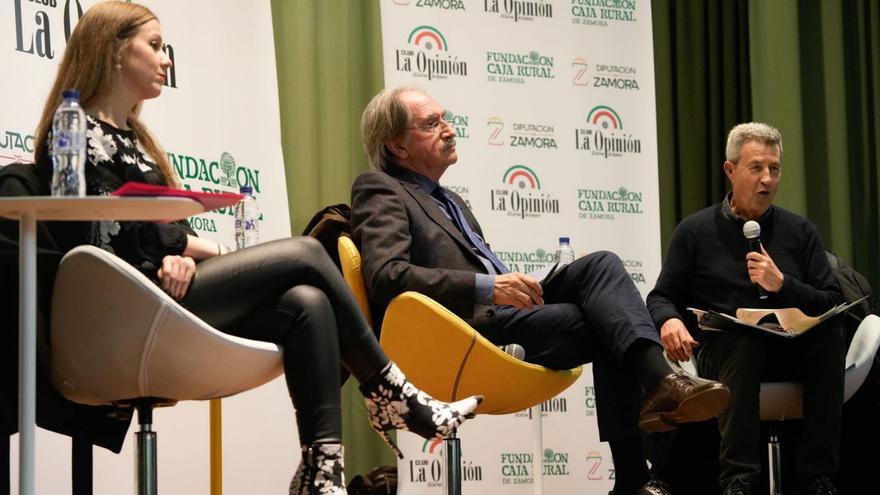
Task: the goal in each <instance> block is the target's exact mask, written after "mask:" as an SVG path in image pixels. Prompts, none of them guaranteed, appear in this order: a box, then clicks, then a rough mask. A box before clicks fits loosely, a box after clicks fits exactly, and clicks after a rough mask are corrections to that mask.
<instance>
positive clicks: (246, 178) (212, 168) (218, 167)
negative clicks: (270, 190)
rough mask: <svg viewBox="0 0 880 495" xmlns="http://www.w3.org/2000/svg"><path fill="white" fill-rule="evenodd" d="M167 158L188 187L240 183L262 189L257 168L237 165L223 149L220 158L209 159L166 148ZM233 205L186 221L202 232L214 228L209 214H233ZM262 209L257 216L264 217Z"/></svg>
mask: <svg viewBox="0 0 880 495" xmlns="http://www.w3.org/2000/svg"><path fill="white" fill-rule="evenodd" d="M166 155H168V161H170V162H171V166H172V167H174V171H175V172H177V176H178V177H179V178H180V181H181V184H182V185H183V187H184V189H187V190H193V189H196V190H200V191H202V192H211V193H217V192H238V186H239V185H243V186H244V185H249V186H252V187H253V188H254V195H255V196H256V195H257V194H259V193H260V192H261V191H262V188H261V187H260V171H259V170H258V169H255V168H250V167H245V166H243V165H236V163H235V158H233V157H232V155H231V154H229V153H226V152H223V153H222V154H221V155H220V158H219V160H217V161H210V159H208V160H206V159H204V158H197V157H194V156H189V155H185V154H182V153H171V152H166ZM234 214H235V213H234V208H233V207H232V206H228V207H224V208H218V209H216V210H211V211H209V212H205V213H204V215H207V216H208V217H209V218H204V217H201V216H198V217H191V218H190V219H189V223H190V225H191V226H192V228H193V229H194V230H198V231H202V232H217V224H216V222H215V219H213V218H210V217H215V216H217V215H219V216H233V215H234ZM264 214H265V212H260V220H263V219H264Z"/></svg>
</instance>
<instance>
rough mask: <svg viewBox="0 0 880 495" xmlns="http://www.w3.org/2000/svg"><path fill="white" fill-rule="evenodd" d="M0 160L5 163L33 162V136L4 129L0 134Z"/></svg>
mask: <svg viewBox="0 0 880 495" xmlns="http://www.w3.org/2000/svg"><path fill="white" fill-rule="evenodd" d="M0 160H2V161H4V162H5V163H4V165H5V164H6V163H13V162H22V163H33V162H34V136H33V135H32V134H28V133H25V132H16V131H10V130H6V132H4V133H3V134H0Z"/></svg>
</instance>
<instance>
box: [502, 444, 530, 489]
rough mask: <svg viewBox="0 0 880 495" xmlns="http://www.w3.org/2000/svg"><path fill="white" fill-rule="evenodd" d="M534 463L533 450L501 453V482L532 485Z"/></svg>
mask: <svg viewBox="0 0 880 495" xmlns="http://www.w3.org/2000/svg"><path fill="white" fill-rule="evenodd" d="M533 473H534V464H533V463H532V454H531V452H502V453H501V484H502V485H531V484H532V483H534V479H532V474H533Z"/></svg>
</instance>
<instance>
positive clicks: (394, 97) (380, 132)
mask: <svg viewBox="0 0 880 495" xmlns="http://www.w3.org/2000/svg"><path fill="white" fill-rule="evenodd" d="M408 91H416V92H422V91H421V90H419V89H416V88H405V87H397V88H391V89H383V90H382V91H380V92H379V94H377V95H376V96H374V97H373V99H372V100H370V103H368V104H367V108H365V109H364V113H363V115H361V144H362V145H363V146H364V151H366V153H367V157H369V159H370V164H371V165H372V166H373V168H375V169H377V170H387V169H388V166H389V165H393V164H394V156H393V155H392V154H391V152H390V151H389V150H388V146H387V144H388V141H390V140H391V139H392V138H394V137H396V136H399V135H400V134H402V133H403V132H404V131H405V130H406V128H407V127H409V125H410V122H411V121H412V115H411V114H410V112H409V108H407V106H406V105H404V104H403V103H402V102H401V101H400V95H401V93H406V92H408Z"/></svg>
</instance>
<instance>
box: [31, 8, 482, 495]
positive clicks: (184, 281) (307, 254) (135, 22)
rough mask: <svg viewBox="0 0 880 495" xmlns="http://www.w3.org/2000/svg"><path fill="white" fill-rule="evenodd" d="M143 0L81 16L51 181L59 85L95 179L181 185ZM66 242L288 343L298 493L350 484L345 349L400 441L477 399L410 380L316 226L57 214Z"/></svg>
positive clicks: (377, 420)
mask: <svg viewBox="0 0 880 495" xmlns="http://www.w3.org/2000/svg"><path fill="white" fill-rule="evenodd" d="M162 48H163V44H162V30H161V27H160V25H159V21H158V19H157V18H156V16H155V15H154V14H153V13H152V12H151V11H150V10H149V9H147V8H146V7H143V6H140V5H137V4H131V3H126V2H121V1H111V2H104V3H99V4H97V5H95V6H94V7H92V8H91V9H89V10H88V12H86V13H85V15H84V16H83V17H82V18H81V19H80V21H79V24H78V25H77V27H76V29H75V30H74V32H73V34H72V35H71V37H70V39H69V41H68V44H67V48H66V50H65V53H64V58H63V59H62V61H61V64H60V66H59V68H58V75H57V77H56V79H55V83H54V84H53V86H52V90H51V91H50V93H49V96H48V97H47V99H46V105H45V108H44V109H43V114H42V118H41V119H40V122H39V125H38V127H37V131H36V141H37V149H36V160H37V170H38V174H39V175H40V178H41V183H42V186H43V190H44V192H48V191H49V183H50V181H51V177H52V161H51V158H50V156H49V146H50V143H51V121H52V116H53V113H54V110H55V108H56V107H57V106H58V104H59V103H60V102H61V92H62V90H65V89H71V88H72V89H76V90H78V91H79V92H80V95H81V100H80V101H81V104H82V106H83V108H84V110H85V112H86V115H87V118H86V120H87V136H86V137H87V146H86V149H87V160H86V166H85V174H86V191H87V194H90V195H104V194H109V193H110V192H112V191H113V190H115V189H117V188H118V187H119V186H121V185H122V184H123V183H124V182H127V181H138V182H145V183H151V184H163V185H168V186H172V187H175V186H177V185H178V184H177V179H176V177H175V175H174V171H173V169H172V168H171V167H170V165H169V163H168V159H167V157H166V156H165V153H164V152H163V151H162V149H161V148H160V147H159V145H158V143H157V142H156V141H155V139H153V137H152V135H151V134H150V132H149V131H148V130H147V128H146V127H145V126H144V124H143V123H142V122H141V121H140V120H139V118H138V113H139V110H140V107H141V104H142V103H143V101H144V100H147V99H151V98H155V97H157V96H159V94H160V93H161V92H162V86H163V85H164V84H165V77H166V71H167V70H168V68H169V67H170V66H171V61H170V60H169V59H168V57H167V56H166V54H165V53H164V52H163V50H162ZM50 230H51V231H52V234H53V237H55V240H56V242H57V243H58V245H59V247H60V248H61V249H62V250H65V251H66V250H69V249H71V248H73V247H75V246H76V245H80V244H93V245H96V246H99V247H101V248H104V249H107V250H109V251H111V252H114V253H115V254H116V255H117V256H119V257H121V258H122V259H124V260H125V261H127V262H128V263H130V264H132V265H133V266H134V267H136V268H138V269H139V270H141V271H142V272H143V273H144V274H146V275H147V276H148V277H150V278H151V279H152V280H154V281H155V282H156V283H157V284H158V285H159V286H160V287H162V289H163V290H165V291H166V292H168V293H169V294H170V295H171V296H172V297H174V298H175V299H177V300H178V301H180V303H181V304H182V305H183V306H185V307H186V308H188V309H189V310H190V311H192V312H193V313H195V314H196V315H198V316H199V317H200V318H202V319H203V320H204V321H206V322H207V323H209V324H211V325H212V326H214V327H216V328H218V329H220V330H223V331H225V332H228V333H230V334H235V335H238V336H241V337H245V338H253V339H260V340H266V341H271V342H275V343H277V344H279V345H280V346H281V347H282V349H283V350H284V371H285V377H286V380H287V386H288V391H289V393H290V396H291V398H292V400H293V403H294V407H295V409H296V419H297V426H298V429H299V437H300V443H301V445H302V459H301V461H300V464H299V467H298V469H297V470H296V472H295V474H294V476H293V479H292V480H291V484H290V488H289V492H290V493H291V494H294V493H295V494H308V493H322V494H323V493H329V494H344V493H345V488H344V480H343V474H342V473H343V471H342V463H343V454H342V445H341V439H342V433H341V406H340V397H339V389H338V386H339V382H340V370H339V362H340V361H341V362H342V363H343V364H344V365H345V366H346V367H347V368H348V370H349V371H350V372H351V373H352V375H353V376H354V377H355V378H357V379H358V381H359V382H360V383H361V385H360V389H361V392H362V393H363V394H364V397H365V401H366V404H367V411H368V413H369V417H370V423H371V425H372V426H373V428H374V429H376V430H377V431H378V432H379V433H380V434H382V435H383V437H384V438H385V439H386V441H388V442H389V445H390V446H391V447H392V448H394V449H396V447H394V445H393V444H392V443H391V442H390V440H389V439H388V435H387V431H388V430H391V429H395V428H400V429H405V430H409V431H412V432H415V433H417V434H419V435H422V436H424V437H425V438H431V437H438V438H443V437H445V436H447V435H449V434H451V433H452V432H454V431H455V429H456V428H457V427H458V425H459V424H461V422H462V421H464V420H465V419H466V418H467V417H468V416H469V415H470V414H471V413H472V412H473V410H474V409H475V408H476V407H477V405H478V404H479V401H480V398H479V397H470V398H468V399H465V400H462V401H459V402H455V403H452V404H447V403H445V402H441V401H437V400H434V399H433V398H431V397H430V396H429V395H427V394H425V393H424V392H422V391H421V390H419V389H418V388H417V387H415V386H414V385H413V384H411V383H410V382H409V381H407V380H406V377H405V376H403V374H402V373H401V372H400V370H399V369H398V368H397V366H395V365H394V363H392V362H391V361H390V360H389V359H388V357H387V356H386V355H385V354H384V352H383V351H382V349H381V348H380V347H379V344H378V342H377V341H376V338H375V336H374V334H373V332H372V330H371V329H370V327H369V324H368V323H367V322H366V321H365V319H364V317H363V315H362V314H361V312H360V309H359V308H358V306H357V304H356V302H355V300H354V298H353V296H352V295H351V293H350V292H349V291H348V288H347V286H346V285H345V282H344V281H343V280H342V277H341V276H340V274H339V272H338V270H337V269H336V267H335V265H334V264H333V262H332V261H330V258H329V257H328V256H327V254H326V253H325V252H324V250H323V248H322V247H321V245H320V244H319V243H318V242H317V241H315V240H314V239H310V238H302V237H300V238H293V239H283V240H279V241H274V242H268V243H264V244H261V245H258V246H254V247H250V248H247V249H243V250H240V251H236V252H232V253H227V251H228V250H227V249H226V248H224V247H223V246H221V245H219V244H217V243H214V242H213V241H208V240H205V239H200V238H198V237H197V236H196V235H195V232H193V230H192V229H191V228H190V226H189V224H188V223H187V222H186V221H185V220H184V221H179V222H174V223H170V224H157V223H152V222H55V223H53V224H51V225H50Z"/></svg>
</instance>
